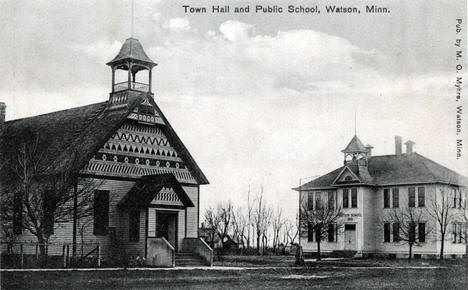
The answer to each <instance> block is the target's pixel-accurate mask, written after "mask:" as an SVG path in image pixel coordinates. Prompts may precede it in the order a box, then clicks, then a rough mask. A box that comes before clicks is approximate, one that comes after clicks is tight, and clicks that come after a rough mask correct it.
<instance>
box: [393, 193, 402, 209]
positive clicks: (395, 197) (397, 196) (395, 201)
mask: <svg viewBox="0 0 468 290" xmlns="http://www.w3.org/2000/svg"><path fill="white" fill-rule="evenodd" d="M392 195H393V196H392V197H393V200H392V202H393V208H398V207H400V191H399V189H398V188H393V189H392Z"/></svg>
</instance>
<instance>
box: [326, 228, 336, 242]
mask: <svg viewBox="0 0 468 290" xmlns="http://www.w3.org/2000/svg"><path fill="white" fill-rule="evenodd" d="M328 241H329V242H337V241H338V231H337V227H336V225H335V224H330V225H328Z"/></svg>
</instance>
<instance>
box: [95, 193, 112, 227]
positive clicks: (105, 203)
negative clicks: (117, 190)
mask: <svg viewBox="0 0 468 290" xmlns="http://www.w3.org/2000/svg"><path fill="white" fill-rule="evenodd" d="M93 208H94V231H93V233H94V234H95V235H107V229H108V226H109V191H108V190H95V191H94V206H93Z"/></svg>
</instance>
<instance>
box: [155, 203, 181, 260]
mask: <svg viewBox="0 0 468 290" xmlns="http://www.w3.org/2000/svg"><path fill="white" fill-rule="evenodd" d="M177 224H178V223H177V212H171V211H159V210H157V211H156V237H157V238H165V239H166V240H167V241H168V242H169V243H170V244H171V245H172V246H173V247H174V249H175V250H176V251H177Z"/></svg>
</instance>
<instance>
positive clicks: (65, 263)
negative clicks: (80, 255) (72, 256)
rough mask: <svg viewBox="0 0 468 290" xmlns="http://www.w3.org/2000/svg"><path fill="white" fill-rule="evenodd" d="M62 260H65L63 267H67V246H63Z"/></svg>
mask: <svg viewBox="0 0 468 290" xmlns="http://www.w3.org/2000/svg"><path fill="white" fill-rule="evenodd" d="M62 260H63V267H64V268H66V267H67V257H66V256H65V244H63V246H62Z"/></svg>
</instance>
